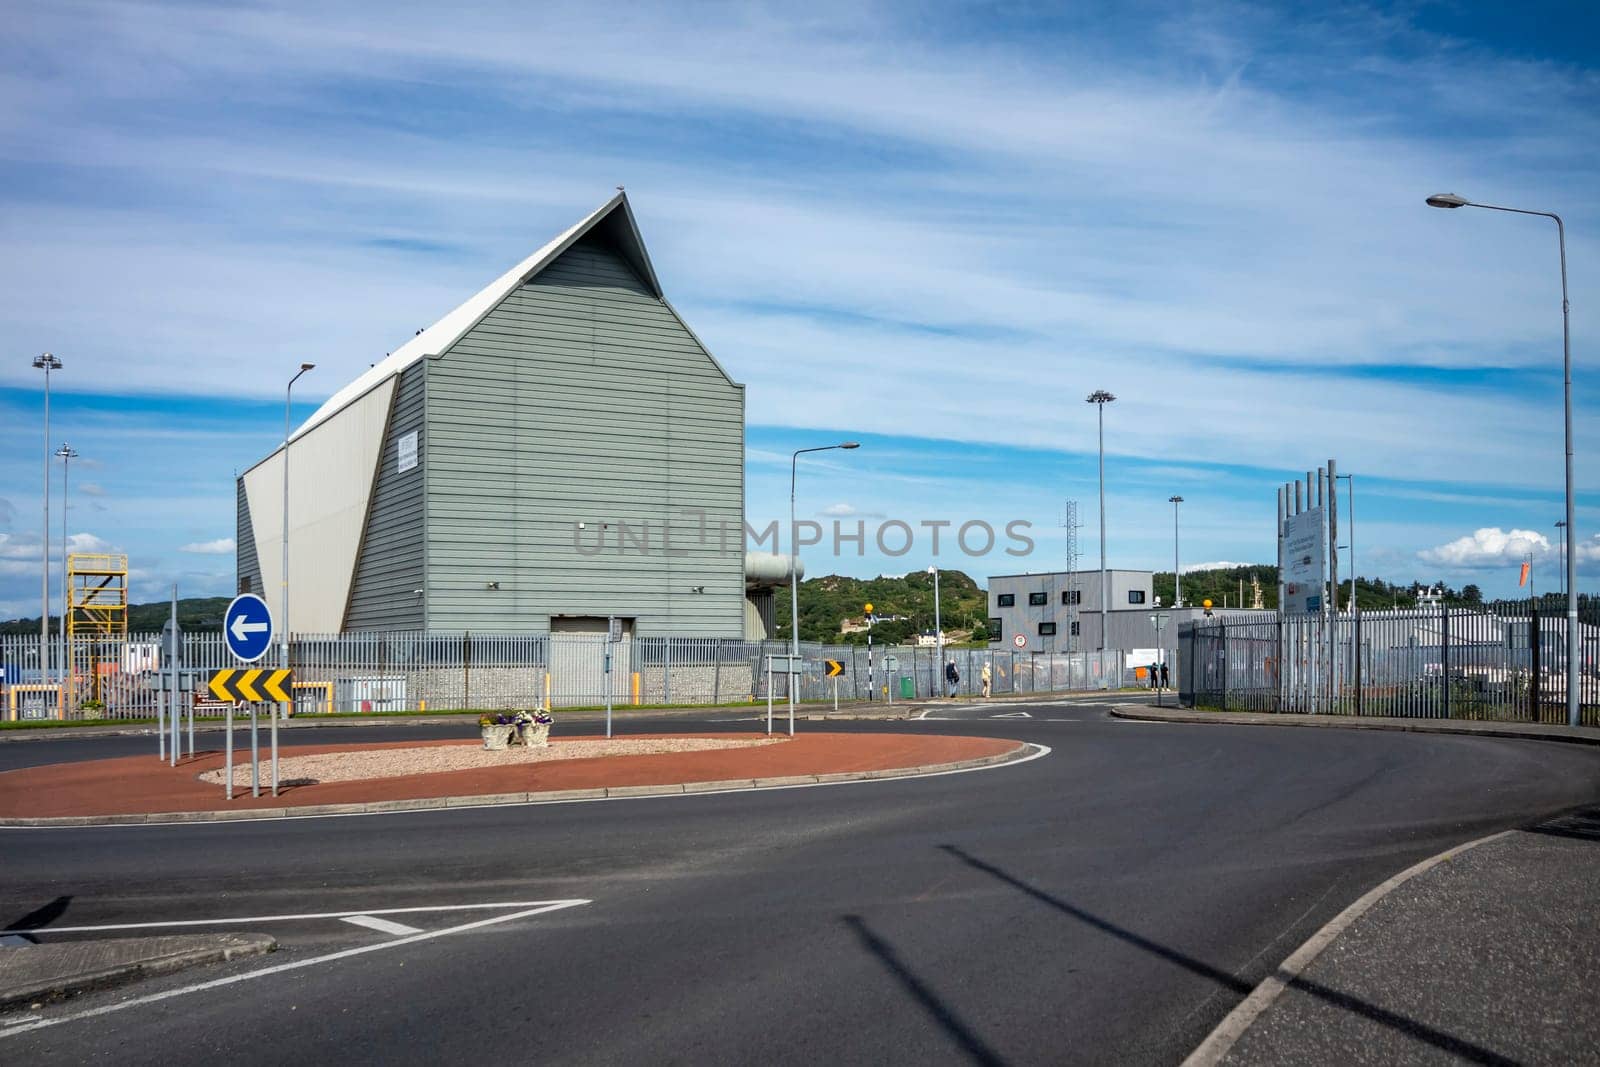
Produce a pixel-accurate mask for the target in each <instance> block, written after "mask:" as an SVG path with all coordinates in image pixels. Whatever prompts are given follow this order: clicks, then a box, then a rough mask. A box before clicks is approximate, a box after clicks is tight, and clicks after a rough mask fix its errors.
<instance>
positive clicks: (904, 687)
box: [900, 674, 917, 700]
mask: <svg viewBox="0 0 1600 1067" xmlns="http://www.w3.org/2000/svg"><path fill="white" fill-rule="evenodd" d="M900 696H901V698H902V699H904V700H915V699H917V687H916V683H915V682H913V681H912V680H911V679H910V678H907V677H906V676H905V675H903V674H902V675H901V676H900Z"/></svg>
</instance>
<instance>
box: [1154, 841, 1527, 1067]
mask: <svg viewBox="0 0 1600 1067" xmlns="http://www.w3.org/2000/svg"><path fill="white" fill-rule="evenodd" d="M1513 833H1516V831H1515V830H1502V831H1500V832H1499V833H1497V834H1490V835H1489V836H1488V837H1480V838H1478V839H1477V840H1476V841H1468V842H1467V843H1466V844H1463V845H1457V846H1455V847H1454V848H1448V849H1445V850H1444V851H1443V852H1441V853H1439V854H1438V855H1436V856H1430V857H1428V858H1427V859H1425V860H1423V861H1422V862H1421V863H1416V864H1413V865H1412V866H1410V867H1407V868H1406V869H1405V870H1403V871H1401V872H1400V873H1399V874H1397V875H1395V876H1393V877H1392V878H1388V879H1386V880H1384V881H1383V882H1380V883H1379V884H1378V885H1376V886H1374V887H1373V888H1372V889H1370V890H1368V891H1367V892H1366V893H1364V894H1363V895H1362V896H1361V898H1360V899H1358V900H1357V901H1356V902H1355V903H1353V904H1351V905H1350V906H1349V907H1347V908H1345V909H1344V910H1343V911H1341V912H1340V913H1339V914H1338V915H1335V916H1334V917H1333V918H1332V919H1331V920H1329V921H1328V922H1327V923H1326V924H1325V925H1324V926H1323V927H1322V929H1320V930H1318V931H1317V932H1316V933H1314V934H1312V935H1311V937H1310V938H1309V939H1307V941H1306V942H1305V944H1303V945H1301V946H1300V947H1299V948H1297V949H1295V950H1294V952H1293V953H1292V954H1291V955H1290V956H1289V958H1288V959H1286V960H1284V961H1283V962H1282V963H1281V964H1279V965H1278V968H1277V970H1275V971H1273V973H1272V974H1270V975H1268V976H1267V977H1266V978H1264V979H1262V981H1261V984H1260V985H1257V986H1256V987H1255V989H1253V990H1251V991H1250V995H1249V996H1247V997H1245V999H1244V1000H1243V1001H1241V1002H1240V1003H1239V1004H1238V1006H1236V1007H1235V1008H1234V1009H1233V1010H1232V1011H1231V1012H1229V1013H1228V1014H1227V1016H1226V1017H1225V1018H1224V1019H1223V1020H1222V1021H1221V1022H1220V1023H1218V1024H1217V1027H1216V1029H1214V1030H1212V1031H1211V1033H1210V1034H1209V1035H1207V1037H1206V1039H1205V1040H1204V1041H1202V1042H1201V1043H1200V1046H1199V1047H1198V1048H1196V1049H1195V1050H1194V1051H1193V1052H1191V1053H1190V1054H1189V1055H1188V1057H1187V1058H1186V1059H1185V1060H1184V1061H1183V1064H1182V1067H1215V1065H1216V1064H1219V1063H1221V1062H1222V1061H1223V1059H1224V1058H1226V1056H1227V1055H1228V1053H1229V1052H1230V1051H1231V1050H1232V1049H1233V1046H1234V1045H1235V1044H1237V1043H1238V1041H1239V1039H1240V1038H1241V1037H1243V1036H1244V1034H1245V1031H1247V1030H1249V1029H1250V1027H1251V1025H1253V1024H1254V1023H1255V1021H1256V1020H1257V1019H1259V1018H1260V1017H1261V1016H1262V1015H1263V1014H1264V1013H1265V1012H1266V1011H1267V1009H1269V1008H1270V1007H1272V1004H1273V1002H1274V1001H1276V1000H1277V999H1278V997H1279V996H1280V995H1282V993H1283V991H1284V990H1285V989H1287V988H1289V986H1290V985H1291V984H1293V982H1294V981H1295V979H1297V978H1299V977H1300V975H1302V974H1304V973H1305V971H1306V968H1308V967H1310V966H1311V964H1312V963H1314V962H1315V961H1316V959H1317V957H1318V956H1320V955H1322V952H1323V950H1324V949H1326V948H1327V947H1328V946H1329V945H1331V944H1333V942H1334V941H1335V940H1337V939H1338V937H1339V935H1340V934H1342V933H1344V932H1345V931H1346V930H1348V929H1349V928H1350V927H1351V926H1353V925H1354V924H1355V922H1356V921H1357V920H1358V919H1360V918H1361V917H1362V916H1363V915H1365V914H1366V913H1367V912H1368V911H1370V910H1372V907H1373V905H1375V904H1377V903H1378V901H1380V900H1382V899H1383V898H1384V897H1386V896H1388V895H1389V894H1390V893H1392V892H1394V891H1395V890H1396V889H1399V888H1400V887H1401V886H1402V885H1404V884H1405V883H1407V882H1409V881H1410V880H1411V879H1413V878H1415V877H1417V875H1419V874H1425V873H1426V872H1428V871H1430V870H1432V869H1433V868H1434V867H1437V866H1438V865H1439V864H1441V863H1443V862H1445V861H1446V860H1450V859H1454V858H1455V857H1456V856H1459V855H1461V854H1462V853H1463V852H1466V851H1468V850H1470V849H1474V848H1477V847H1478V846H1479V845H1483V844H1487V843H1489V842H1490V841H1496V840H1499V839H1500V838H1502V837H1505V836H1507V835H1509V834H1513Z"/></svg>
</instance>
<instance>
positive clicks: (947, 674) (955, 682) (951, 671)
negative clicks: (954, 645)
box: [944, 660, 961, 696]
mask: <svg viewBox="0 0 1600 1067" xmlns="http://www.w3.org/2000/svg"><path fill="white" fill-rule="evenodd" d="M960 684H961V675H959V674H957V673H956V661H955V660H951V661H950V662H949V663H946V664H945V665H944V687H945V691H946V695H948V696H955V695H956V687H957V686H959V685H960Z"/></svg>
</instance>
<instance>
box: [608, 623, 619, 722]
mask: <svg viewBox="0 0 1600 1067" xmlns="http://www.w3.org/2000/svg"><path fill="white" fill-rule="evenodd" d="M621 640H622V620H621V619H619V618H617V617H616V616H615V615H612V616H610V617H609V618H607V619H606V656H605V660H606V662H605V686H606V737H607V738H610V737H611V646H613V645H615V644H616V643H617V642H618V641H621Z"/></svg>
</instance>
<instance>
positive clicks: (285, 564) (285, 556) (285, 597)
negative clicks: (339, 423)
mask: <svg viewBox="0 0 1600 1067" xmlns="http://www.w3.org/2000/svg"><path fill="white" fill-rule="evenodd" d="M315 366H316V364H315V363H302V364H300V369H299V370H298V371H296V372H295V375H294V377H293V378H290V379H289V384H288V385H286V386H285V387H284V389H283V549H282V565H281V567H280V568H279V570H280V573H279V575H278V577H279V579H280V580H281V582H282V587H281V589H280V591H279V598H278V605H279V608H280V609H281V613H282V618H280V619H279V620H278V625H279V626H280V627H282V630H281V631H280V633H281V634H282V637H281V638H280V639H279V643H278V666H280V667H282V668H284V669H285V670H288V668H289V399H290V396H291V394H292V393H293V392H294V383H295V382H297V381H299V380H300V375H302V374H304V373H305V372H306V371H308V370H311V369H312V368H314V367H315ZM272 728H273V730H274V731H276V730H277V728H278V718H277V714H276V712H274V714H273V718H272ZM273 751H274V753H276V751H277V749H276V748H274V749H273ZM272 767H273V773H274V774H276V773H277V767H278V763H277V756H276V755H274V756H273V763H272ZM273 796H277V786H276V781H274V786H273Z"/></svg>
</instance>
